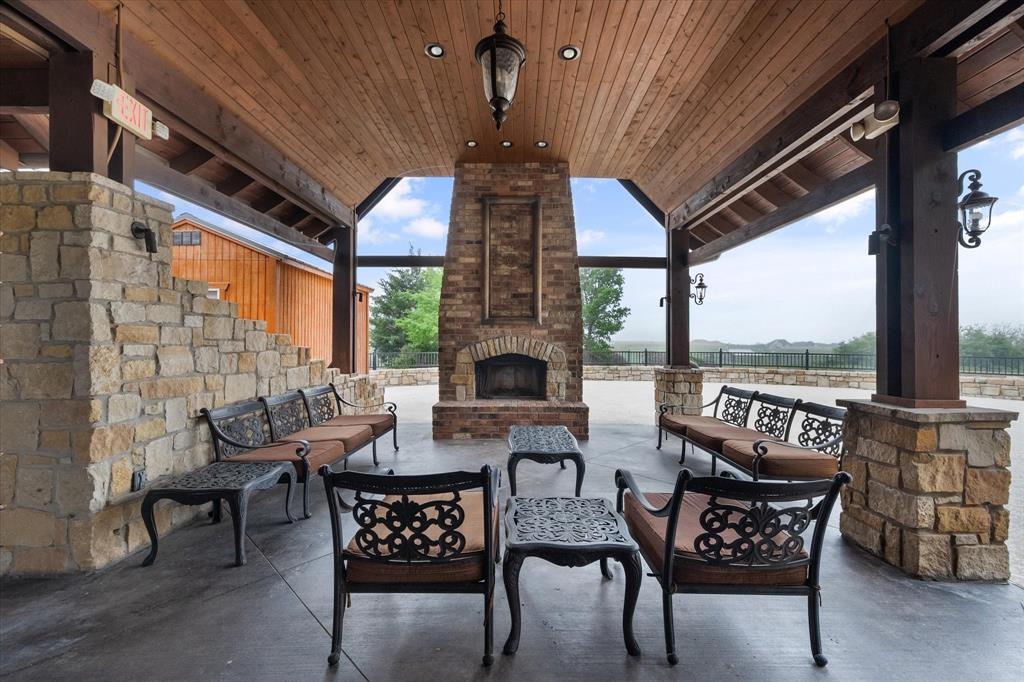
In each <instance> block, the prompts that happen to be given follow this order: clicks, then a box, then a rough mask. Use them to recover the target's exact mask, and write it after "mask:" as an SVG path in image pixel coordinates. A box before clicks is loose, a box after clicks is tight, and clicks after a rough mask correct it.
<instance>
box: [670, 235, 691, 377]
mask: <svg viewBox="0 0 1024 682" xmlns="http://www.w3.org/2000/svg"><path fill="white" fill-rule="evenodd" d="M689 241H690V234H689V232H687V231H686V230H684V229H677V230H668V237H667V248H668V272H667V283H666V289H667V290H666V294H667V298H668V333H667V337H668V338H667V340H666V341H667V345H666V348H667V350H668V354H667V355H668V357H667V358H666V364H667V365H668V366H669V367H690V265H689V252H690V247H689Z"/></svg>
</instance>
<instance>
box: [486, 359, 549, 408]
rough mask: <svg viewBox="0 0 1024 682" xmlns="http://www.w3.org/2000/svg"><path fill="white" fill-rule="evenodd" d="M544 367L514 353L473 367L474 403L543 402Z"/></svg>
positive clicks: (545, 372)
mask: <svg viewBox="0 0 1024 682" xmlns="http://www.w3.org/2000/svg"><path fill="white" fill-rule="evenodd" d="M547 381H548V378H547V363H546V362H544V361H543V360H537V359H536V358H531V357H528V356H526V355H520V354H518V353H506V354H504V355H497V356H495V357H492V358H487V359H485V360H479V361H477V363H476V397H477V399H484V400H487V399H509V398H514V399H517V400H544V399H545V397H546V395H545V392H546V389H547Z"/></svg>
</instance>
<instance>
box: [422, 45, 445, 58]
mask: <svg viewBox="0 0 1024 682" xmlns="http://www.w3.org/2000/svg"><path fill="white" fill-rule="evenodd" d="M423 51H424V52H426V53H427V56H428V57H430V58H431V59H440V58H441V57H443V56H444V46H443V45H441V43H427V45H426V47H424V48H423Z"/></svg>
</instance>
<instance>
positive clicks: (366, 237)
mask: <svg viewBox="0 0 1024 682" xmlns="http://www.w3.org/2000/svg"><path fill="white" fill-rule="evenodd" d="M356 236H357V238H358V239H359V243H360V244H386V243H388V242H393V241H395V240H396V239H398V235H397V234H395V233H394V232H387V231H385V230H383V229H381V228H380V227H379V226H378V225H377V222H376V221H375V220H373V219H372V218H369V217H366V218H363V219H362V220H360V221H359V229H358V231H357V233H356Z"/></svg>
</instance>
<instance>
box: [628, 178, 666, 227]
mask: <svg viewBox="0 0 1024 682" xmlns="http://www.w3.org/2000/svg"><path fill="white" fill-rule="evenodd" d="M619 183H620V184H621V185H622V186H623V188H625V190H626V191H627V192H629V195H630V196H631V197H633V198H634V199H636V200H637V203H639V204H640V205H641V206H643V207H644V210H645V211H647V212H648V213H650V214H651V217H652V218H654V219H655V220H656V221H658V224H659V225H662V226H664V225H665V212H664V211H662V210H661V208H660V207H659V206H658V205H657V204H656V203H654V201H653V200H652V199H651V198H650V197H649V196H647V193H646V192H644V191H643V190H642V189H640V187H639V186H638V185H637V184H636V183H635V182H633V181H632V180H623V179H622V178H619Z"/></svg>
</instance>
